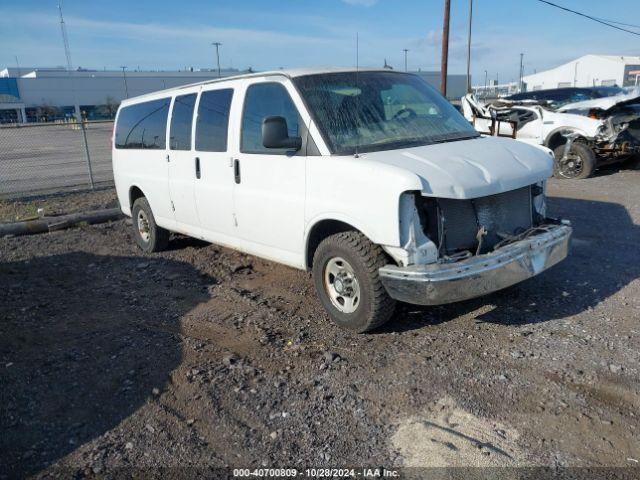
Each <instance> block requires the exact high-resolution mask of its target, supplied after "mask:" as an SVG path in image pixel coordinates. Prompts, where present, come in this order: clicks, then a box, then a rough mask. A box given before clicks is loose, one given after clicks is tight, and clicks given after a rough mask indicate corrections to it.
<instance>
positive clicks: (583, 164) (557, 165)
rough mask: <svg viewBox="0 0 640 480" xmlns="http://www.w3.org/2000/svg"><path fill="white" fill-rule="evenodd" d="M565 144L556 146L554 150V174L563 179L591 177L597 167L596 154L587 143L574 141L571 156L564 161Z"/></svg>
mask: <svg viewBox="0 0 640 480" xmlns="http://www.w3.org/2000/svg"><path fill="white" fill-rule="evenodd" d="M564 147H565V146H564V145H560V146H558V147H556V149H555V150H554V151H553V153H554V155H555V157H556V161H555V162H554V166H553V176H554V177H556V178H562V179H576V180H579V179H584V178H589V177H590V176H591V175H592V174H593V172H594V170H595V169H596V154H595V153H594V152H593V150H591V149H590V148H589V147H588V146H587V145H585V144H584V143H580V142H574V143H573V144H572V145H571V150H570V151H569V155H570V157H569V158H568V159H567V160H565V161H562V157H563V156H564Z"/></svg>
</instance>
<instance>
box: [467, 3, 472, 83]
mask: <svg viewBox="0 0 640 480" xmlns="http://www.w3.org/2000/svg"><path fill="white" fill-rule="evenodd" d="M472 22H473V0H469V35H468V39H467V93H471V25H472Z"/></svg>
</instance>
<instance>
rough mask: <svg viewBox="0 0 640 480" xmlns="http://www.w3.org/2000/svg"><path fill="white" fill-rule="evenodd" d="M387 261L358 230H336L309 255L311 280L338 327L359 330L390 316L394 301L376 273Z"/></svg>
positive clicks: (372, 325)
mask: <svg viewBox="0 0 640 480" xmlns="http://www.w3.org/2000/svg"><path fill="white" fill-rule="evenodd" d="M388 263H389V261H388V259H387V256H386V255H385V253H384V251H383V250H382V248H380V247H379V246H378V245H375V244H373V243H371V242H370V241H369V240H368V239H367V238H366V237H365V236H364V235H362V234H361V233H359V232H355V231H349V232H342V233H337V234H335V235H331V236H330V237H327V238H326V239H324V240H323V241H322V242H321V243H320V245H319V246H318V248H317V250H316V252H315V255H314V257H313V282H314V284H315V288H316V292H317V294H318V297H319V298H320V302H321V303H322V305H323V306H324V308H325V310H326V311H327V313H329V316H330V317H331V318H332V320H333V321H335V322H336V323H337V324H338V325H339V326H340V327H342V328H346V329H348V330H352V331H355V332H358V333H363V332H368V331H370V330H373V329H375V328H376V327H379V326H380V325H382V324H383V323H385V322H387V321H388V320H389V319H390V318H391V316H392V315H393V312H394V310H395V305H396V302H395V300H393V299H392V298H391V297H390V296H389V294H388V293H387V291H386V290H385V288H384V286H383V285H382V282H381V281H380V278H379V275H378V269H379V268H380V267H383V266H384V265H386V264H388Z"/></svg>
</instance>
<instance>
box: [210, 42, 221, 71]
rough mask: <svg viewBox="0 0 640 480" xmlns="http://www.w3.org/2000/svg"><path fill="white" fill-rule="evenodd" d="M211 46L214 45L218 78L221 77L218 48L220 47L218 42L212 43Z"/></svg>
mask: <svg viewBox="0 0 640 480" xmlns="http://www.w3.org/2000/svg"><path fill="white" fill-rule="evenodd" d="M211 45H214V46H215V47H216V61H217V63H218V78H220V77H221V75H220V46H221V45H222V44H221V43H220V42H213V43H212V44H211Z"/></svg>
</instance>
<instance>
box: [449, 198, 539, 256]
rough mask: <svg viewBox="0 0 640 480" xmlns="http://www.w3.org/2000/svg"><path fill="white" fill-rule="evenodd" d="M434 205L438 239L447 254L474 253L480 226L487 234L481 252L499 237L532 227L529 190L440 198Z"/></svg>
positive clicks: (493, 243)
mask: <svg viewBox="0 0 640 480" xmlns="http://www.w3.org/2000/svg"><path fill="white" fill-rule="evenodd" d="M438 206H439V208H438V209H437V212H438V232H439V236H438V238H444V243H445V245H444V249H443V251H444V252H446V253H448V254H451V253H455V252H457V251H461V250H471V251H472V252H475V250H476V249H477V247H478V230H479V229H480V227H482V226H484V228H485V229H486V231H487V234H486V235H485V236H484V237H483V240H482V250H481V251H482V252H487V251H489V250H491V249H492V248H493V247H494V246H495V244H496V243H498V242H499V241H500V240H502V238H504V236H502V237H501V236H500V235H499V234H506V235H514V234H517V233H520V232H522V231H524V230H526V229H528V228H531V227H532V224H533V218H532V214H533V213H532V212H533V209H532V198H531V187H524V188H519V189H518V190H512V191H510V192H504V193H500V194H497V195H490V196H488V197H481V198H476V199H473V200H451V199H444V198H441V199H439V200H438ZM442 228H444V232H442V230H441V229H442Z"/></svg>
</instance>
